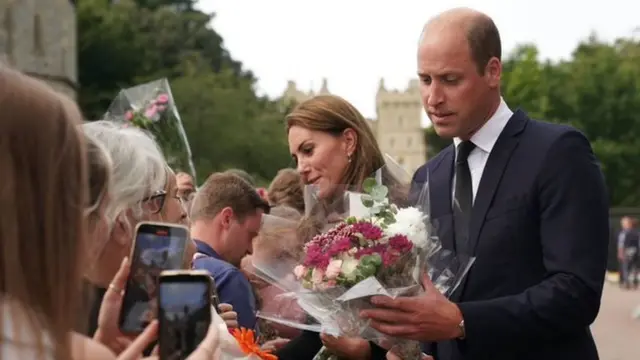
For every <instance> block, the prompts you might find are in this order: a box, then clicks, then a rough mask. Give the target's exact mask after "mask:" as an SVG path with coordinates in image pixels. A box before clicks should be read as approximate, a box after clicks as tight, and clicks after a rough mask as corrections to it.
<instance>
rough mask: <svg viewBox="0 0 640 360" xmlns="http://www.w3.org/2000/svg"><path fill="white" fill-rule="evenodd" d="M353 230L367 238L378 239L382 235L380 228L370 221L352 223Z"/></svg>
mask: <svg viewBox="0 0 640 360" xmlns="http://www.w3.org/2000/svg"><path fill="white" fill-rule="evenodd" d="M352 226H353V231H354V232H356V233H360V234H362V236H363V237H364V238H365V239H367V240H378V239H380V238H381V237H382V235H383V232H382V229H381V228H380V227H378V226H376V225H374V224H372V223H370V222H367V221H361V222H358V223H355V224H353V225H352Z"/></svg>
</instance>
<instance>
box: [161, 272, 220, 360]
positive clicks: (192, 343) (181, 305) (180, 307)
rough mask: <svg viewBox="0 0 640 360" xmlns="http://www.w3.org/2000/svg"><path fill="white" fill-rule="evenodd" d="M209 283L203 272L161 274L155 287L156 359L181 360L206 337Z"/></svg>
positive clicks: (209, 303)
mask: <svg viewBox="0 0 640 360" xmlns="http://www.w3.org/2000/svg"><path fill="white" fill-rule="evenodd" d="M213 287H214V285H213V281H212V279H211V276H210V275H209V273H208V272H206V271H198V270H183V271H164V272H163V273H162V274H161V276H160V284H159V297H158V304H159V305H158V308H159V313H158V315H159V320H160V339H159V340H160V343H159V345H160V359H161V360H184V359H186V358H187V356H189V355H190V354H191V353H192V352H194V351H195V350H196V348H197V347H198V346H199V345H200V343H201V342H202V341H203V340H204V339H205V337H206V336H207V332H208V331H210V329H209V328H210V325H211V315H212V314H211V307H212V294H213V293H214V291H213Z"/></svg>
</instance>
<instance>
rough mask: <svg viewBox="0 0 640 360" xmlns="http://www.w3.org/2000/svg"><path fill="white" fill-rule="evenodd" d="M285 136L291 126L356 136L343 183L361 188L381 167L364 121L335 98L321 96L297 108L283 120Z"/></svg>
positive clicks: (379, 152) (345, 102)
mask: <svg viewBox="0 0 640 360" xmlns="http://www.w3.org/2000/svg"><path fill="white" fill-rule="evenodd" d="M285 120H286V122H287V132H289V129H291V127H293V126H300V127H303V128H305V129H309V130H315V131H322V132H325V133H327V134H331V135H334V136H340V135H342V134H343V133H344V131H345V130H347V129H352V130H353V131H355V133H356V138H357V140H356V141H357V143H356V147H355V151H354V152H353V154H351V162H349V166H348V167H347V169H345V172H344V176H343V178H342V183H343V184H346V185H351V186H358V187H359V186H361V185H362V183H363V182H364V180H365V179H366V178H368V177H369V176H371V174H373V173H374V172H375V171H376V170H378V169H380V168H381V167H382V166H383V165H384V157H383V156H382V152H381V151H380V147H379V146H378V142H377V141H376V138H375V136H374V135H373V132H372V131H371V128H370V127H369V125H368V124H367V120H366V119H365V118H364V116H362V114H361V113H360V112H359V111H358V109H356V108H355V107H354V106H353V105H351V104H350V103H349V102H348V101H346V100H344V99H343V98H341V97H339V96H335V95H320V96H316V97H313V98H311V99H309V100H307V101H304V102H302V103H300V104H299V105H298V106H296V107H295V108H294V109H293V111H291V113H289V114H288V115H287V116H286V118H285Z"/></svg>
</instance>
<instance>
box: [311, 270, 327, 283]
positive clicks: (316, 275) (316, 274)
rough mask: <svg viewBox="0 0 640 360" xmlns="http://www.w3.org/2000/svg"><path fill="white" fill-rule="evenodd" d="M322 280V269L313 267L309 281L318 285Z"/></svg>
mask: <svg viewBox="0 0 640 360" xmlns="http://www.w3.org/2000/svg"><path fill="white" fill-rule="evenodd" d="M322 280H324V271H322V270H320V269H313V273H312V274H311V282H313V283H314V284H315V285H318V284H320V283H322Z"/></svg>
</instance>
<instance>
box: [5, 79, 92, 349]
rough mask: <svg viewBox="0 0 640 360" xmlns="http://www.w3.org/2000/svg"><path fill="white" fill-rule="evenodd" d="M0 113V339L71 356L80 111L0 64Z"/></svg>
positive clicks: (79, 226) (80, 214) (84, 197)
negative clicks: (1, 326)
mask: <svg viewBox="0 0 640 360" xmlns="http://www.w3.org/2000/svg"><path fill="white" fill-rule="evenodd" d="M0 108H2V113H1V114H0V118H1V119H0V174H2V177H1V179H0V209H2V215H1V216H0V244H1V245H2V250H0V274H2V275H0V293H1V294H2V299H1V300H0V301H2V312H0V324H4V331H3V333H1V336H0V337H1V340H0V342H3V343H5V344H4V345H7V346H12V347H14V348H15V349H16V350H17V351H20V350H21V349H23V348H24V350H25V351H28V350H31V351H33V350H34V348H35V350H36V351H37V352H40V353H41V354H42V355H41V356H42V357H41V358H53V359H70V358H71V344H70V341H71V340H70V332H71V330H72V328H73V327H74V325H75V324H76V319H75V318H76V316H77V309H78V306H79V304H80V299H81V297H80V296H79V295H80V289H81V278H82V269H83V268H84V265H85V264H83V262H84V260H85V257H84V254H85V237H86V227H85V217H84V209H85V208H86V207H87V205H88V187H87V171H86V167H87V158H86V148H85V145H84V139H83V136H82V133H81V132H80V131H79V130H78V125H79V124H80V122H81V120H82V118H81V114H80V112H79V110H78V108H77V107H76V105H75V104H74V103H73V102H72V101H71V100H70V99H68V98H66V97H63V95H61V94H59V93H56V92H55V91H54V90H53V89H51V88H49V87H48V86H46V85H45V84H44V83H41V82H39V81H37V80H35V79H32V78H29V77H28V76H26V75H23V74H20V73H18V72H16V71H13V70H10V69H8V68H7V67H0ZM7 324H9V325H8V326H7ZM2 348H3V346H0V349H2ZM5 349H6V347H5ZM45 353H48V354H47V355H45Z"/></svg>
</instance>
